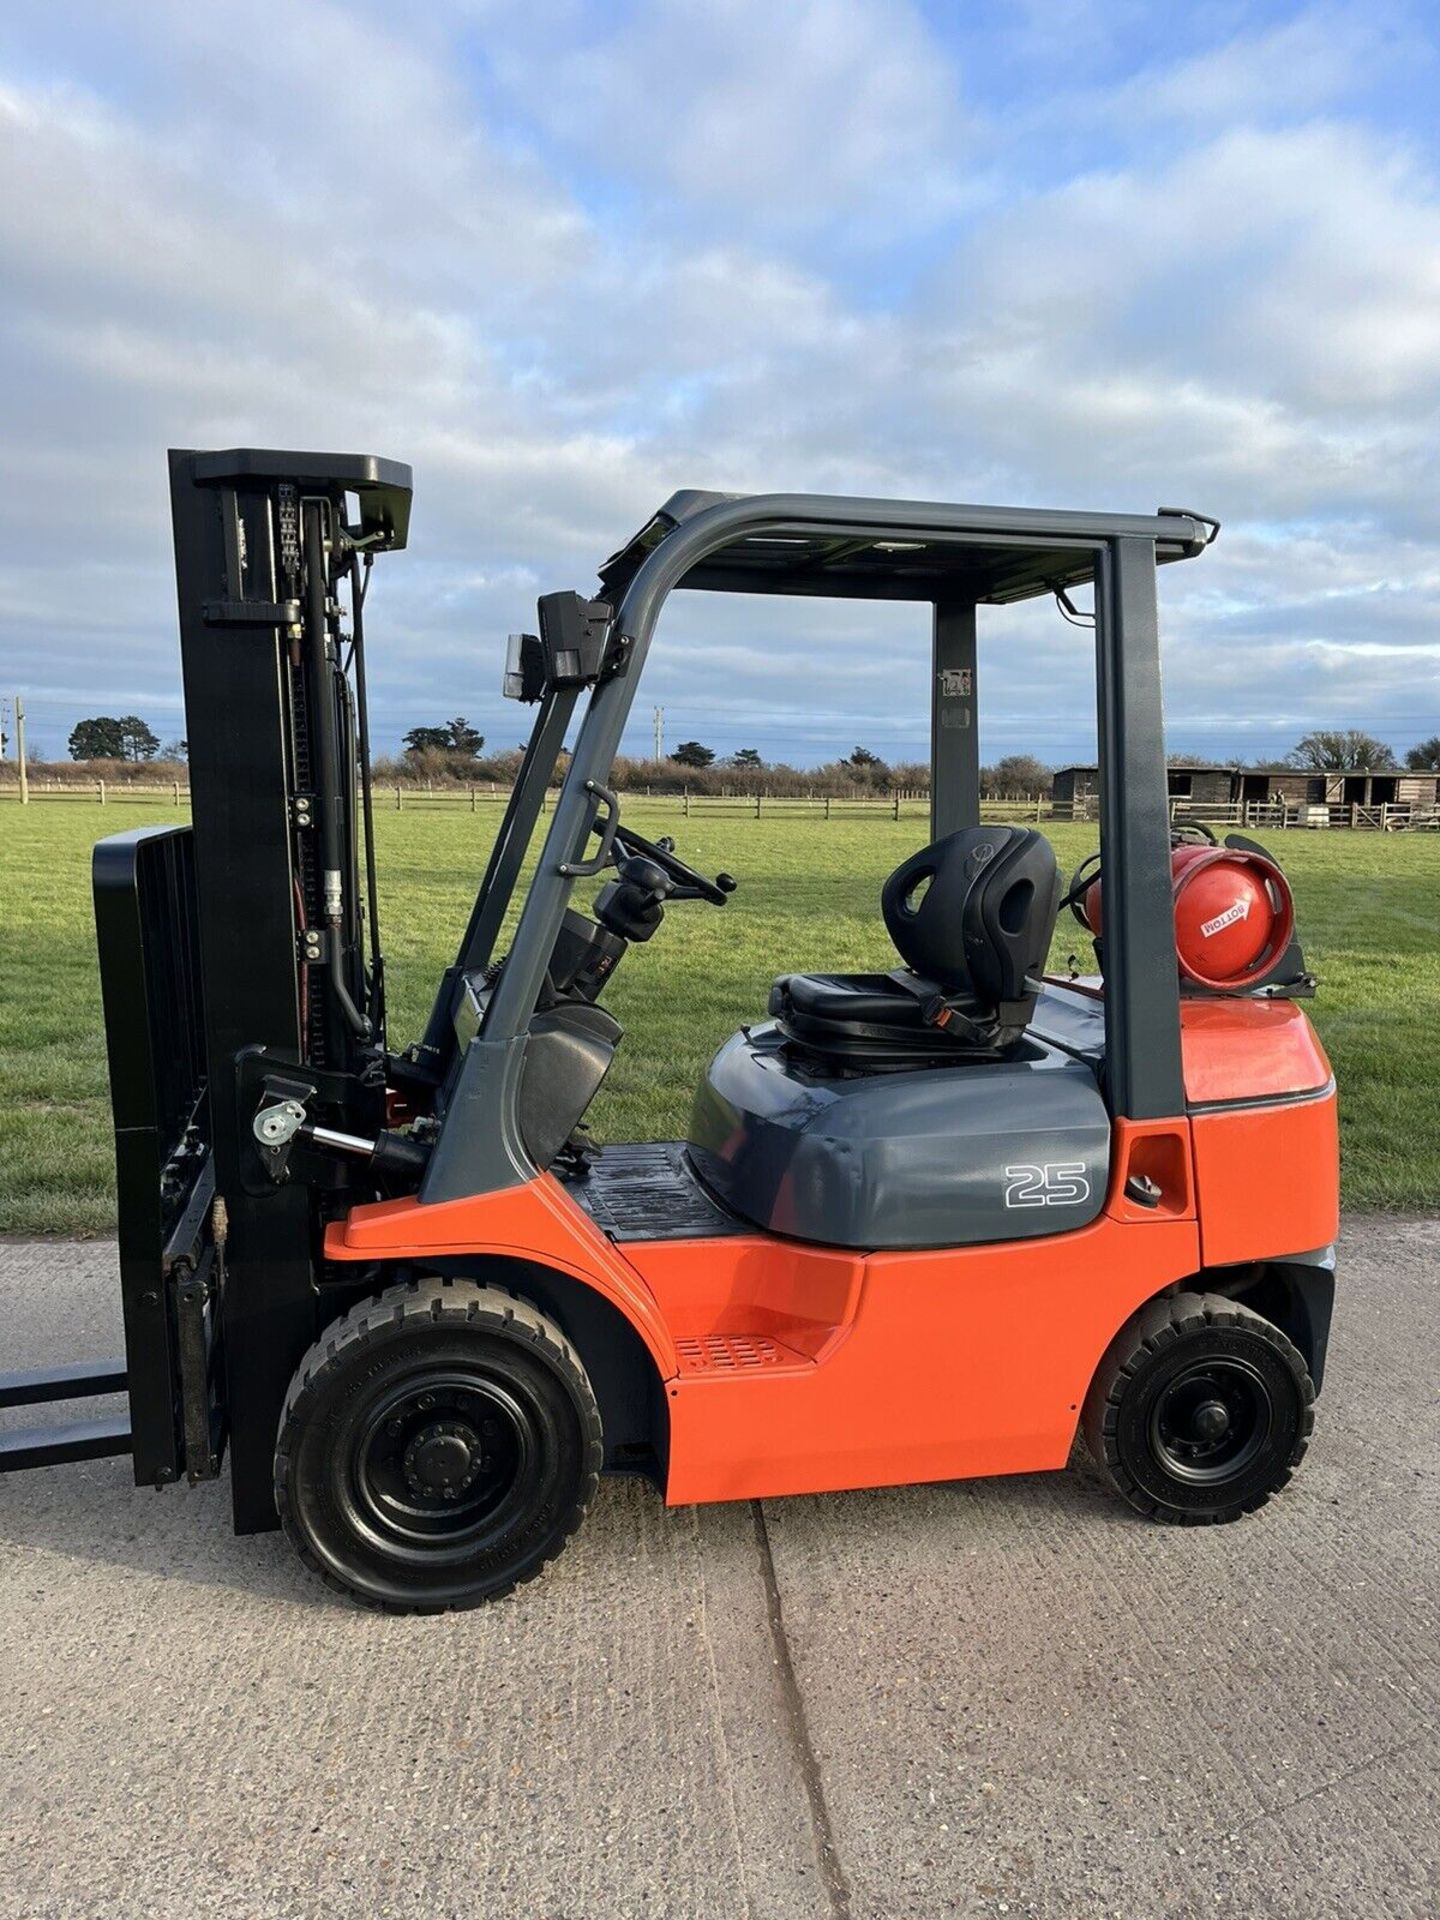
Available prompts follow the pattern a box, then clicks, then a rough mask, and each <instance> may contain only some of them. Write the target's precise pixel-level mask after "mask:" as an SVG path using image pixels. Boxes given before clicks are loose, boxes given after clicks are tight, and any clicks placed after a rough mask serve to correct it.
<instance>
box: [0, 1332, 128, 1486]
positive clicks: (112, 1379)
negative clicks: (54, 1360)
mask: <svg viewBox="0 0 1440 1920" xmlns="http://www.w3.org/2000/svg"><path fill="white" fill-rule="evenodd" d="M127 1384H128V1382H127V1378H126V1372H125V1363H124V1361H123V1360H95V1361H82V1362H80V1363H79V1364H78V1365H74V1366H67V1367H40V1368H37V1369H36V1370H35V1371H33V1372H30V1373H0V1408H4V1407H40V1406H44V1405H46V1404H47V1403H50V1402H54V1401H57V1400H88V1399H92V1398H98V1397H100V1396H101V1395H104V1394H109V1393H124V1392H125V1391H126V1388H127ZM129 1451H130V1416H129V1414H128V1413H123V1414H114V1415H111V1416H108V1417H102V1418H100V1419H96V1420H70V1421H66V1422H64V1423H63V1424H60V1425H56V1426H53V1427H21V1428H19V1429H16V1430H12V1431H10V1432H0V1473H19V1472H20V1471H21V1470H22V1469H23V1468H26V1467H56V1466H62V1465H64V1464H65V1463H66V1462H67V1461H73V1460H105V1459H109V1458H110V1457H111V1456H112V1455H114V1454H121V1453H129Z"/></svg>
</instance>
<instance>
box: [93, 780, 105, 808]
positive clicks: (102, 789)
mask: <svg viewBox="0 0 1440 1920" xmlns="http://www.w3.org/2000/svg"><path fill="white" fill-rule="evenodd" d="M95 784H96V786H97V787H98V788H99V789H100V804H101V806H102V807H103V806H104V804H105V782H104V781H103V780H97V781H96V782H95Z"/></svg>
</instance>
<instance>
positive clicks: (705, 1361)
mask: <svg viewBox="0 0 1440 1920" xmlns="http://www.w3.org/2000/svg"><path fill="white" fill-rule="evenodd" d="M675 1352H676V1354H677V1356H678V1357H679V1361H680V1373H681V1377H682V1378H684V1377H685V1376H687V1375H689V1376H693V1375H695V1374H704V1375H707V1376H708V1377H709V1378H710V1379H712V1380H716V1379H722V1378H724V1377H725V1376H726V1375H729V1374H736V1373H757V1372H759V1373H802V1372H804V1371H805V1370H806V1369H808V1368H810V1367H813V1366H814V1365H815V1362H814V1361H813V1360H812V1359H810V1357H809V1356H808V1355H807V1354H803V1353H797V1352H796V1351H795V1349H794V1347H787V1346H786V1345H785V1343H784V1342H783V1341H781V1340H772V1339H771V1338H770V1336H769V1334H766V1333H702V1334H698V1335H693V1336H691V1337H689V1338H683V1339H677V1340H676V1342H675Z"/></svg>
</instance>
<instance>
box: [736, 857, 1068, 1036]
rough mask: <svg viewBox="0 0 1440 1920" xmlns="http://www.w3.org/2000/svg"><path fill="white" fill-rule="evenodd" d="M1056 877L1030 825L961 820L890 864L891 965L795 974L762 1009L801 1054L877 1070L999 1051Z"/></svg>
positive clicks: (1016, 1026) (1034, 978)
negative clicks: (887, 969)
mask: <svg viewBox="0 0 1440 1920" xmlns="http://www.w3.org/2000/svg"><path fill="white" fill-rule="evenodd" d="M1059 902H1060V875H1059V871H1058V869H1057V867H1056V864H1055V854H1054V850H1053V848H1052V847H1051V845H1050V843H1049V841H1048V840H1047V839H1046V838H1045V837H1044V835H1043V834H1041V833H1037V832H1036V831H1035V829H1034V828H1033V827H962V828H961V829H960V831H959V832H958V833H950V834H946V836H945V837H944V839H943V840H937V841H935V842H934V844H933V845H931V846H928V847H925V848H924V849H923V850H922V851H921V852H919V853H915V854H912V855H911V856H910V858H909V859H908V860H906V861H904V862H902V864H901V865H900V866H898V867H897V868H896V869H895V871H894V873H892V874H891V876H890V878H889V879H888V880H887V881H886V882H885V885H884V888H883V889H882V891H881V895H880V907H881V911H882V912H883V914H884V916H885V925H886V927H887V928H888V930H889V933H890V938H891V939H892V940H893V941H894V943H895V947H896V950H897V952H898V953H899V955H900V957H901V959H902V960H903V961H904V962H905V965H904V966H903V967H897V968H896V969H895V970H894V972H892V973H859V974H833V973H794V974H787V975H784V976H782V977H781V978H780V979H778V980H777V981H776V982H775V985H774V987H773V988H772V989H771V994H770V1012H771V1014H772V1015H774V1017H775V1018H776V1019H777V1020H778V1022H779V1024H780V1029H781V1031H782V1033H783V1034H784V1035H785V1037H786V1039H787V1040H789V1041H790V1042H791V1043H792V1044H793V1045H794V1046H795V1047H796V1048H797V1049H798V1050H799V1051H801V1052H802V1053H804V1054H808V1055H811V1056H814V1057H816V1058H818V1059H820V1060H823V1061H827V1062H829V1063H832V1064H834V1065H835V1066H837V1067H841V1068H845V1067H851V1068H855V1069H858V1070H862V1071H871V1072H874V1071H880V1070H885V1069H890V1068H901V1067H908V1066H920V1065H924V1066H932V1065H939V1064H941V1063H942V1062H944V1061H945V1060H947V1059H950V1060H959V1059H965V1058H971V1059H974V1058H992V1059H993V1058H996V1057H997V1056H999V1055H1001V1054H1003V1053H1005V1052H1007V1051H1008V1050H1009V1049H1010V1048H1011V1047H1013V1046H1014V1045H1015V1043H1016V1041H1018V1040H1019V1039H1020V1037H1021V1035H1022V1034H1023V1033H1024V1031H1025V1028H1026V1026H1027V1025H1028V1024H1029V1021H1030V1016H1031V1014H1032V1013H1033V1012H1034V1010H1035V997H1036V994H1037V992H1038V989H1039V976H1040V972H1041V969H1042V968H1043V966H1044V964H1045V958H1046V955H1047V954H1048V953H1049V951H1050V941H1051V938H1052V937H1053V935H1054V932H1055V916H1056V913H1057V911H1058V908H1059Z"/></svg>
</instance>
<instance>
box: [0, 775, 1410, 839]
mask: <svg viewBox="0 0 1440 1920" xmlns="http://www.w3.org/2000/svg"><path fill="white" fill-rule="evenodd" d="M29 789H30V790H29V798H30V800H31V801H51V800H57V801H65V800H71V801H86V802H89V803H90V804H92V805H93V804H95V803H96V802H98V803H99V804H100V805H101V806H102V807H103V806H108V805H111V804H113V805H116V806H168V807H182V806H188V805H189V804H190V789H189V787H188V786H186V784H185V783H184V782H183V781H180V780H166V781H158V782H141V781H133V782H132V781H129V780H125V781H110V782H107V781H104V780H44V781H42V780H32V781H30V783H29ZM509 797H510V791H509V789H508V788H507V787H501V786H495V785H493V784H490V783H487V782H480V781H477V782H475V783H474V784H473V785H471V786H466V787H403V786H402V787H380V788H377V789H376V790H375V804H376V805H377V807H389V808H391V809H392V810H394V811H397V812H403V813H417V812H422V813H423V812H435V813H455V812H461V813H467V812H468V813H475V814H478V813H482V812H488V811H490V810H491V809H495V808H499V807H502V806H503V805H504V804H505V802H506V801H507V800H508V799H509ZM551 798H552V795H550V794H547V796H546V799H545V802H544V810H548V807H549V804H550V800H551ZM19 799H20V790H19V787H18V785H15V784H12V783H10V782H0V801H4V800H12V801H18V800H19ZM621 799H622V801H636V800H655V801H659V802H664V803H667V804H670V805H674V806H678V807H679V809H680V811H681V813H682V814H683V815H684V816H685V818H686V819H687V820H688V819H690V818H691V817H692V816H693V817H699V818H704V817H706V816H708V815H711V814H716V815H729V816H731V817H732V818H733V817H739V818H748V819H752V820H817V819H821V820H863V819H871V820H905V819H921V818H924V817H926V816H927V815H928V813H929V811H930V796H929V795H928V794H926V793H920V792H914V791H911V792H899V793H868V794H858V795H854V796H850V795H846V796H844V797H843V798H842V797H840V796H838V795H833V794H821V793H794V794H791V793H774V794H772V793H740V792H735V793H724V792H721V793H688V792H682V793H653V792H651V790H650V789H648V788H631V789H629V790H628V791H627V792H625V793H623V794H622V795H621ZM983 806H984V810H985V817H986V819H987V820H996V821H1002V820H1009V821H1031V822H1037V823H1044V822H1045V821H1055V822H1080V821H1094V820H1097V819H1098V818H1099V807H1098V805H1097V803H1096V800H1095V797H1094V795H1093V794H1089V795H1085V796H1083V797H1082V798H1080V799H1078V800H1075V801H1060V802H1056V801H1053V800H1052V799H1051V798H1050V796H1049V795H1048V794H1033V795H1019V796H1016V797H1013V798H1009V799H994V800H990V799H987V800H985V801H984V802H983ZM1170 821H1171V825H1172V826H1176V827H1185V826H1196V825H1201V824H1203V825H1205V826H1208V827H1212V828H1218V827H1241V828H1250V829H1269V830H1271V831H1274V830H1275V829H1277V828H1285V829H1295V828H1316V827H1349V828H1355V829H1361V830H1363V829H1369V830H1371V831H1378V832H1385V833H1395V832H1400V831H1427V832H1432V833H1433V832H1436V831H1440V807H1415V806H1410V805H1401V804H1396V803H1390V804H1387V805H1383V806H1374V807H1362V806H1353V805H1343V804H1341V803H1339V802H1336V803H1334V804H1332V805H1329V806H1324V805H1321V804H1320V803H1318V802H1311V803H1307V802H1303V801H1295V800H1288V801H1287V800H1236V801H1232V802H1230V803H1229V804H1228V805H1224V806H1209V805H1206V804H1205V803H1204V802H1200V801H1192V800H1172V801H1171V802H1170Z"/></svg>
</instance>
